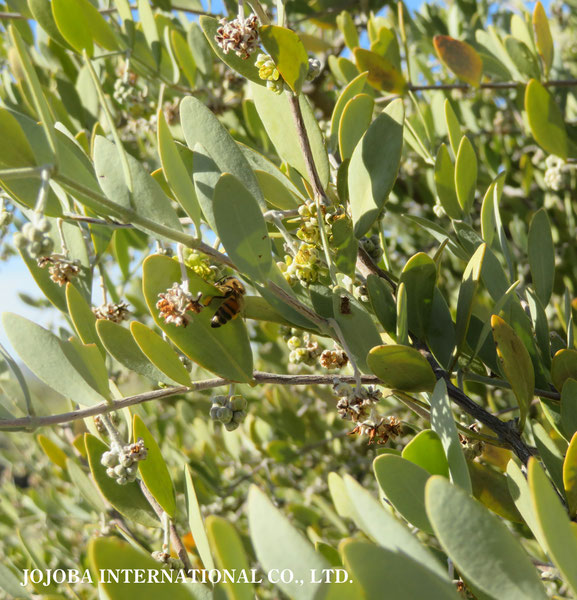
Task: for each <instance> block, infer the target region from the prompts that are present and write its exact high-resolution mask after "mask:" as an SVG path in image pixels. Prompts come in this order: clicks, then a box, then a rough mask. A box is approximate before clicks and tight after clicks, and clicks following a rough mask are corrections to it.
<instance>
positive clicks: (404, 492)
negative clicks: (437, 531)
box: [373, 454, 433, 534]
mask: <svg viewBox="0 0 577 600" xmlns="http://www.w3.org/2000/svg"><path fill="white" fill-rule="evenodd" d="M373 470H374V472H375V477H376V478H377V481H378V483H379V486H380V488H381V490H382V491H383V492H384V494H385V496H386V498H387V500H388V501H389V502H390V503H391V504H392V505H393V506H394V507H395V509H396V510H398V511H399V513H400V514H401V515H402V516H403V517H404V518H405V519H406V520H407V521H408V522H409V523H411V524H412V525H413V526H415V527H417V528H418V529H421V530H422V531H426V532H427V533H431V534H432V533H433V530H432V529H431V524H430V523H429V520H428V519H427V514H426V513H425V485H426V483H427V480H428V479H429V477H430V476H431V474H430V473H429V472H428V471H425V469H422V468H421V467H419V466H418V465H416V464H415V463H413V462H411V461H409V460H406V459H405V458H402V457H400V456H395V455H394V454H383V455H382V456H379V457H377V458H376V459H375V460H374V462H373Z"/></svg>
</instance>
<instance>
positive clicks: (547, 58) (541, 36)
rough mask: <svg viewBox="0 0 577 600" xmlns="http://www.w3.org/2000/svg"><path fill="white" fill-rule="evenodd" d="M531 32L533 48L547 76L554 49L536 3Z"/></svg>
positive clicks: (545, 22)
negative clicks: (532, 34)
mask: <svg viewBox="0 0 577 600" xmlns="http://www.w3.org/2000/svg"><path fill="white" fill-rule="evenodd" d="M533 31H534V33H535V46H536V47H537V52H539V56H540V57H541V60H542V61H543V71H544V72H545V76H547V75H548V73H549V71H550V70H551V65H552V64H553V52H554V47H553V37H552V36H551V30H550V29H549V21H548V20H547V15H546V13H545V9H544V8H543V5H542V4H541V2H536V3H535V8H534V10H533Z"/></svg>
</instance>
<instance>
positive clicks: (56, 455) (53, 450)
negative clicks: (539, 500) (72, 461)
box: [36, 434, 68, 470]
mask: <svg viewBox="0 0 577 600" xmlns="http://www.w3.org/2000/svg"><path fill="white" fill-rule="evenodd" d="M36 440H37V442H38V443H39V444H40V447H41V448H42V450H44V454H46V456H47V457H48V458H49V459H50V460H51V461H52V462H53V463H54V464H55V465H56V466H58V467H60V468H61V469H63V470H64V469H66V461H67V460H68V457H67V456H66V453H65V452H64V450H62V448H60V446H58V445H57V444H56V443H55V442H53V441H52V440H51V439H50V438H49V437H47V436H45V435H43V434H40V435H37V436H36Z"/></svg>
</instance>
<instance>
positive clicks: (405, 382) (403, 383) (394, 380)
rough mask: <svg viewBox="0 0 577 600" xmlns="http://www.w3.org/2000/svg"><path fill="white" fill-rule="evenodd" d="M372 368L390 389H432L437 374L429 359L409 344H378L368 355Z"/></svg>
mask: <svg viewBox="0 0 577 600" xmlns="http://www.w3.org/2000/svg"><path fill="white" fill-rule="evenodd" d="M367 363H368V366H369V368H370V370H371V371H372V372H373V373H374V374H375V375H376V376H377V377H378V378H379V379H380V380H381V381H382V382H383V383H384V385H386V386H387V387H388V388H390V389H396V390H403V391H406V392H423V391H431V390H432V389H433V387H434V386H435V381H436V379H435V374H434V373H433V369H431V365H430V364H429V362H428V361H427V359H426V358H425V357H424V356H423V355H422V354H421V353H420V352H419V351H418V350H415V349H414V348H411V347H409V346H398V345H390V346H376V347H374V348H373V349H372V350H371V351H370V352H369V356H368V357H367Z"/></svg>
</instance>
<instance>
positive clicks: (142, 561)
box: [88, 537, 203, 600]
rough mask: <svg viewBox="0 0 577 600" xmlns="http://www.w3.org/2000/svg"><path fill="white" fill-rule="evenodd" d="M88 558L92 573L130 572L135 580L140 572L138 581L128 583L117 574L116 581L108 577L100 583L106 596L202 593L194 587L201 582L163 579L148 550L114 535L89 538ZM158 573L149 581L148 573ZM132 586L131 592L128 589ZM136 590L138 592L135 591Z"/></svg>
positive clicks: (189, 596) (190, 597)
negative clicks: (156, 578)
mask: <svg viewBox="0 0 577 600" xmlns="http://www.w3.org/2000/svg"><path fill="white" fill-rule="evenodd" d="M88 560H89V562H90V565H91V567H92V569H93V571H94V572H95V573H100V572H103V573H116V572H117V570H119V572H121V573H130V574H131V575H133V578H132V580H133V581H135V575H136V573H139V574H140V575H143V577H142V579H141V580H140V581H139V582H138V584H133V586H129V585H128V584H127V583H125V582H124V580H123V579H124V578H120V579H119V581H118V582H116V581H115V579H114V578H113V577H108V578H106V579H104V581H103V582H101V583H100V587H101V588H102V590H103V593H104V594H106V597H107V598H109V600H131V599H134V598H137V597H138V598H139V600H156V599H157V598H171V600H198V599H199V598H203V596H201V595H200V593H199V594H197V593H196V587H197V586H199V587H200V588H202V587H203V586H202V585H201V584H199V583H194V584H190V583H187V584H184V583H176V577H175V578H174V581H175V583H170V582H166V581H163V580H162V577H161V575H160V573H158V571H160V570H161V569H162V567H161V565H159V563H158V562H157V561H155V560H154V559H153V558H152V557H151V556H150V555H149V554H147V553H145V552H143V551H142V550H139V549H137V548H135V547H134V546H133V545H132V544H129V543H127V542H125V541H124V540H121V539H119V538H115V537H99V538H94V539H92V540H90V544H89V546H88ZM154 572H156V573H157V574H158V579H159V581H157V582H155V581H149V580H148V577H147V574H148V573H154ZM129 589H130V590H131V591H130V592H129V591H128V590H129ZM136 590H138V592H136Z"/></svg>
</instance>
